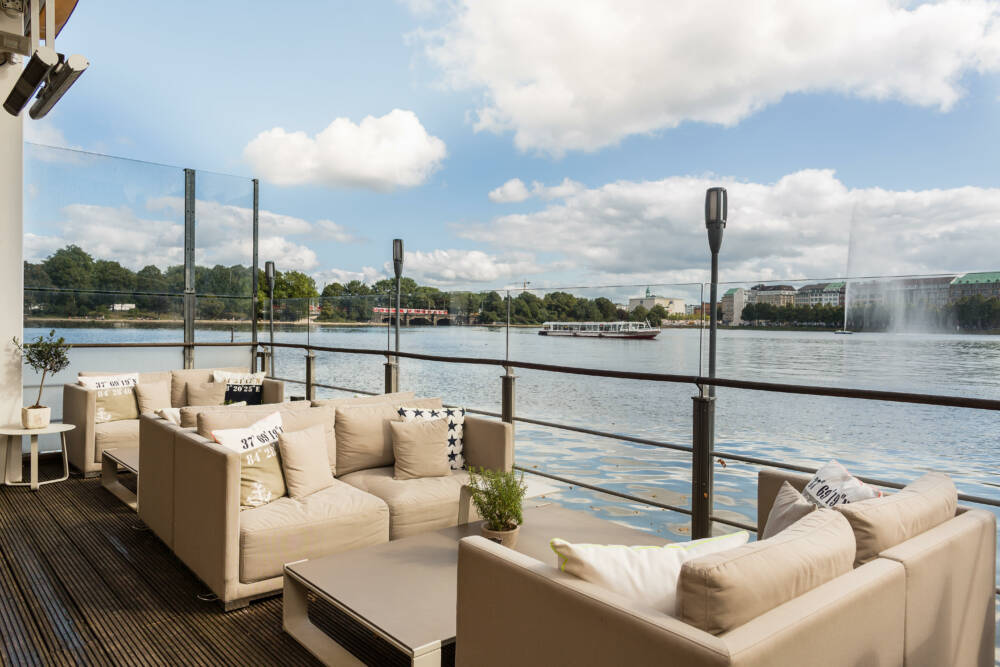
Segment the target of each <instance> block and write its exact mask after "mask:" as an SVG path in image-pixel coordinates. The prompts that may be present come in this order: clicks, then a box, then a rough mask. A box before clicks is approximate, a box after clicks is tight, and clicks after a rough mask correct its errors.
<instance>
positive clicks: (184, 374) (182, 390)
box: [170, 366, 246, 408]
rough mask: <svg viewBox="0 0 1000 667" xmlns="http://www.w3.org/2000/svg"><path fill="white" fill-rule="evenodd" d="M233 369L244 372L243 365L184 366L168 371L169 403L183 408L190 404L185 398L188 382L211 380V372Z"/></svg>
mask: <svg viewBox="0 0 1000 667" xmlns="http://www.w3.org/2000/svg"><path fill="white" fill-rule="evenodd" d="M216 370H220V371H233V372H235V373H245V372H246V367H245V366H230V367H228V368H219V369H215V368H186V369H183V370H177V371H170V377H171V380H170V403H171V405H172V406H173V407H175V408H183V407H184V406H185V405H191V404H190V403H188V400H187V391H186V386H185V385H186V384H187V383H188V382H194V383H198V382H211V381H212V374H213V373H214V372H215V371H216Z"/></svg>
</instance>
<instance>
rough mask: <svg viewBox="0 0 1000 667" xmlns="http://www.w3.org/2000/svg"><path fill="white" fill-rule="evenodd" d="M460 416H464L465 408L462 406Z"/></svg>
mask: <svg viewBox="0 0 1000 667" xmlns="http://www.w3.org/2000/svg"><path fill="white" fill-rule="evenodd" d="M462 416H463V417H464V416H465V408H462Z"/></svg>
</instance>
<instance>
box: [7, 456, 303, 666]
mask: <svg viewBox="0 0 1000 667" xmlns="http://www.w3.org/2000/svg"><path fill="white" fill-rule="evenodd" d="M41 467H42V474H41V475H40V476H41V477H42V478H43V479H44V478H46V477H49V476H52V475H53V474H55V472H56V471H57V468H58V466H57V464H54V462H43V463H42V466H41ZM206 591H207V589H206V588H205V586H204V585H203V584H202V583H201V582H200V581H199V580H198V578H197V577H196V576H194V574H192V573H191V572H190V571H189V570H188V569H187V568H186V567H185V566H184V565H183V563H181V562H180V561H179V560H177V558H176V557H175V556H174V555H173V554H172V553H171V552H170V550H169V549H168V548H167V547H166V546H165V545H164V544H163V543H162V542H160V540H159V539H158V538H157V537H156V536H155V535H154V534H153V533H152V532H150V531H148V530H146V529H145V528H144V526H142V524H141V522H140V521H139V519H138V516H137V515H136V514H135V513H134V512H132V511H131V510H129V509H128V508H127V507H126V506H125V505H123V504H122V503H121V502H119V501H118V500H117V499H116V498H115V497H114V496H112V495H111V494H109V493H108V492H107V491H106V490H104V489H103V488H102V487H101V486H100V482H99V481H98V480H97V479H89V480H85V479H80V478H70V479H69V480H67V481H65V482H60V483H57V484H52V485H46V486H43V487H41V489H40V490H39V491H37V492H32V491H30V490H28V489H27V488H25V487H7V486H0V636H2V642H0V663H2V664H4V665H8V664H9V665H77V664H88V665H111V664H130V665H176V664H185V665H221V664H225V665H255V666H256V665H303V666H304V667H305V666H308V667H312V666H313V665H316V664H318V663H317V662H316V661H315V660H314V659H313V657H312V656H311V655H310V654H309V653H308V652H307V651H306V650H305V649H303V648H302V647H301V646H300V645H299V644H298V643H296V642H295V641H294V640H293V639H291V637H289V636H288V635H287V634H285V633H284V631H283V630H282V627H281V598H280V597H275V598H270V599H266V600H261V601H258V602H254V603H252V604H251V605H250V606H249V607H247V608H245V609H241V610H239V611H235V612H231V613H228V614H227V613H224V612H223V611H222V607H221V605H220V604H219V603H217V602H202V601H199V600H198V599H197V595H198V594H199V593H204V592H206Z"/></svg>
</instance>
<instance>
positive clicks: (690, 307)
mask: <svg viewBox="0 0 1000 667" xmlns="http://www.w3.org/2000/svg"><path fill="white" fill-rule="evenodd" d="M697 312H698V304H696V303H689V304H687V305H685V306H684V313H685V314H686V315H694V314H696V313H697Z"/></svg>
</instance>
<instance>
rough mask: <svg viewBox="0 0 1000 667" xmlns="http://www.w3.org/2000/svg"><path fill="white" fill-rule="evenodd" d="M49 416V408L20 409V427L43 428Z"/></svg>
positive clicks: (50, 410) (50, 413)
mask: <svg viewBox="0 0 1000 667" xmlns="http://www.w3.org/2000/svg"><path fill="white" fill-rule="evenodd" d="M51 416H52V409H51V408H21V425H22V426H23V427H24V428H45V427H46V426H48V425H49V418H50V417H51Z"/></svg>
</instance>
